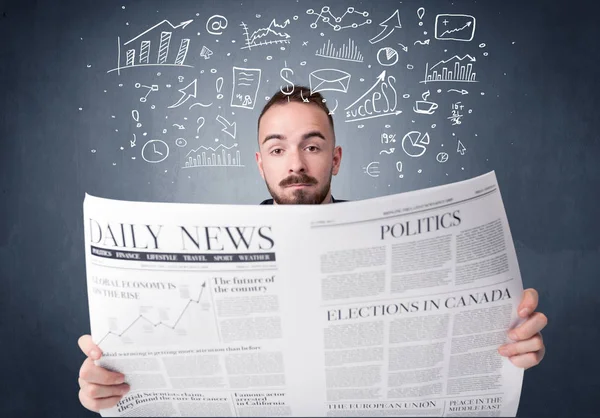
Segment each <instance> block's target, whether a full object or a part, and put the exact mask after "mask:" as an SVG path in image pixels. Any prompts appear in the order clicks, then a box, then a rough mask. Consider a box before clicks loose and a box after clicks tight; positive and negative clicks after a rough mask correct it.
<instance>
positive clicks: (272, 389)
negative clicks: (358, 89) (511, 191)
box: [84, 172, 523, 417]
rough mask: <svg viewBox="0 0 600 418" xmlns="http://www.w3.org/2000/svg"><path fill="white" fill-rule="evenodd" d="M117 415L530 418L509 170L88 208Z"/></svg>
mask: <svg viewBox="0 0 600 418" xmlns="http://www.w3.org/2000/svg"><path fill="white" fill-rule="evenodd" d="M84 225H85V244H86V269H87V283H88V297H89V309H90V324H91V333H92V338H93V340H94V342H95V343H96V344H98V345H99V347H100V348H101V349H102V350H103V353H104V354H103V357H102V358H101V359H100V360H99V361H97V364H98V365H100V366H102V367H105V368H107V369H110V370H116V371H119V372H121V373H124V374H125V376H126V382H127V383H128V384H129V385H130V387H131V390H130V391H129V393H128V394H127V395H125V396H124V397H123V399H122V400H121V401H120V402H119V404H118V405H117V406H116V407H114V408H110V409H106V410H102V411H101V414H102V415H103V416H123V417H134V416H148V415H151V416H416V415H418V416H447V417H451V416H515V415H516V412H517V408H518V403H519V398H520V393H521V385H522V379H523V370H522V369H520V368H517V367H516V366H514V365H513V364H512V363H511V362H510V361H509V360H508V359H507V358H504V357H502V356H500V355H499V354H498V353H497V348H498V347H499V346H500V345H502V344H504V343H506V342H509V341H510V340H509V339H508V337H507V331H508V330H509V329H510V328H512V327H514V326H516V325H518V324H519V321H520V320H519V319H518V316H517V314H516V308H517V306H518V304H519V302H520V298H521V293H522V291H523V287H522V281H521V276H520V272H519V267H518V262H517V258H516V253H515V249H514V245H513V241H512V236H511V233H510V229H509V225H508V221H507V217H506V213H505V210H504V206H503V203H502V199H501V196H500V190H499V187H498V184H497V181H496V177H495V174H494V173H493V172H491V173H488V174H486V175H483V176H480V177H476V178H474V179H471V180H466V181H463V182H459V183H454V184H449V185H445V186H439V187H435V188H430V189H424V190H419V191H414V192H408V193H402V194H396V195H391V196H385V197H380V198H374V199H367V200H362V201H356V202H347V203H340V204H336V205H291V206H288V205H285V206H277V205H275V206H269V207H265V206H250V205H206V204H172V203H147V202H125V201H116V200H109V199H101V198H97V197H93V196H90V195H86V197H85V201H84Z"/></svg>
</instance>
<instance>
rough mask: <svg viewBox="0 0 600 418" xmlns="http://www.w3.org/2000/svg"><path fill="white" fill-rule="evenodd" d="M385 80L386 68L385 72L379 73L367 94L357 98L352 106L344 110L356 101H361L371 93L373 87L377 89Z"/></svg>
mask: <svg viewBox="0 0 600 418" xmlns="http://www.w3.org/2000/svg"><path fill="white" fill-rule="evenodd" d="M384 80H385V70H383V72H382V73H381V74H379V77H377V81H376V82H375V84H373V87H371V88H370V89H369V90H367V92H366V93H365V94H363V95H362V96H360V97H359V98H358V99H356V101H355V102H354V103H352V104H351V105H350V106H348V107H347V108H346V109H344V110H348V109H350V108H351V107H352V106H354V105H355V104H356V103H358V102H360V101H361V100H362V99H363V98H364V97H365V96H366V95H367V94H369V93H370V92H371V91H373V89H375V88H376V87H377V86H378V85H379V83H381V82H382V81H384Z"/></svg>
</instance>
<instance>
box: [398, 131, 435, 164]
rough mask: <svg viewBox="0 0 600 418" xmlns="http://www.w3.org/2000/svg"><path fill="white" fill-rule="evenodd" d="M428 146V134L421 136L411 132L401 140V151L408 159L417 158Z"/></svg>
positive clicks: (417, 132)
mask: <svg viewBox="0 0 600 418" xmlns="http://www.w3.org/2000/svg"><path fill="white" fill-rule="evenodd" d="M427 145H429V133H427V132H426V133H425V134H421V132H419V131H412V132H409V133H407V134H406V135H404V138H402V149H403V150H404V152H405V153H406V155H408V156H409V157H413V158H417V157H420V156H421V155H423V154H425V151H427Z"/></svg>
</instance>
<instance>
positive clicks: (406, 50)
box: [398, 42, 408, 52]
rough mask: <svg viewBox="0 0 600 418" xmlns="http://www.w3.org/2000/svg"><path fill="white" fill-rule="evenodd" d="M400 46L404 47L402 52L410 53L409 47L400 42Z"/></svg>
mask: <svg viewBox="0 0 600 418" xmlns="http://www.w3.org/2000/svg"><path fill="white" fill-rule="evenodd" d="M398 45H400V46H401V47H402V50H403V51H404V52H408V47H407V46H404V45H402V44H401V43H400V42H398Z"/></svg>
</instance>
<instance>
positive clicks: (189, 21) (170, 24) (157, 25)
mask: <svg viewBox="0 0 600 418" xmlns="http://www.w3.org/2000/svg"><path fill="white" fill-rule="evenodd" d="M193 21H194V19H190V20H186V21H184V22H181V23H180V24H179V25H177V26H175V25H173V24H172V23H171V22H169V21H168V20H166V19H165V20H163V21H162V22H159V23H157V24H156V25H154V26H152V27H151V28H150V29H148V30H147V31H145V32H142V33H140V34H139V35H138V36H136V37H135V38H133V39H131V40H129V41H127V42H125V43H124V44H123V45H127V44H130V43H131V42H133V41H135V40H136V39H138V38H140V37H142V36H144V35H145V34H147V33H148V32H150V31H152V30H154V29H156V28H157V27H159V26H160V25H162V24H163V23H166V24H167V25H169V26H170V27H171V28H172V29H185V27H186V26H187V25H189V24H190V23H192V22H193Z"/></svg>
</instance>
